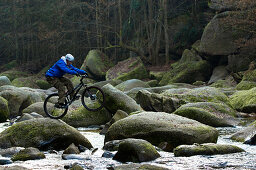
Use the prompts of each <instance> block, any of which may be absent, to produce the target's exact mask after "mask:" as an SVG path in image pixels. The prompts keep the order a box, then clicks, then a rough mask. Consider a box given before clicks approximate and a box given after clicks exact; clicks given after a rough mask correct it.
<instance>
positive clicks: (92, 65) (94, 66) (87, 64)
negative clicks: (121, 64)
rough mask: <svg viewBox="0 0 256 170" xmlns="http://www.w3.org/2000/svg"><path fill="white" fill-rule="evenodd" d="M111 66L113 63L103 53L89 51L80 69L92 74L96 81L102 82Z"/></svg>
mask: <svg viewBox="0 0 256 170" xmlns="http://www.w3.org/2000/svg"><path fill="white" fill-rule="evenodd" d="M112 66H113V63H112V62H111V61H110V60H109V57H107V56H106V55H105V54H104V53H103V52H101V51H100V50H91V51H89V53H88V55H87V56H86V59H85V61H84V63H83V65H82V66H81V69H82V70H86V71H88V72H89V74H92V76H93V77H94V78H96V79H98V80H104V79H105V76H106V72H107V71H108V70H109V69H110V68H111V67H112Z"/></svg>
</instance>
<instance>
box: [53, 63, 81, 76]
mask: <svg viewBox="0 0 256 170" xmlns="http://www.w3.org/2000/svg"><path fill="white" fill-rule="evenodd" d="M57 66H58V67H59V69H60V70H61V71H63V72H65V73H68V74H72V75H76V74H77V72H76V71H75V70H71V69H69V68H68V67H67V65H66V64H65V63H64V62H59V63H58V64H57Z"/></svg>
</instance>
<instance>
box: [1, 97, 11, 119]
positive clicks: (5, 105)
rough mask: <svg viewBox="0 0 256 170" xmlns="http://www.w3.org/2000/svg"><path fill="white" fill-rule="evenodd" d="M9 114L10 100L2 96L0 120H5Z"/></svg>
mask: <svg viewBox="0 0 256 170" xmlns="http://www.w3.org/2000/svg"><path fill="white" fill-rule="evenodd" d="M9 116H10V113H9V108H8V101H7V100H6V99H4V98H3V97H1V96H0V122H5V121H6V120H7V119H8V118H9Z"/></svg>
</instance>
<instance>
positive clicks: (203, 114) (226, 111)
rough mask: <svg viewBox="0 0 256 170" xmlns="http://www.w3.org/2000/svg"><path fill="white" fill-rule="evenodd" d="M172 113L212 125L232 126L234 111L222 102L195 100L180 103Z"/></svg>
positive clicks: (234, 122) (235, 122) (234, 123)
mask: <svg viewBox="0 0 256 170" xmlns="http://www.w3.org/2000/svg"><path fill="white" fill-rule="evenodd" d="M173 114H177V115H180V116H183V117H187V118H189V119H193V120H197V121H199V122H201V123H203V124H206V125H209V126H213V127H226V126H234V125H236V124H237V123H238V121H235V118H234V117H235V116H236V115H237V113H236V111H235V110H234V109H232V108H231V107H229V106H228V105H226V104H224V103H213V102H197V103H188V104H185V105H182V106H181V107H180V108H178V109H177V110H176V111H175V112H173Z"/></svg>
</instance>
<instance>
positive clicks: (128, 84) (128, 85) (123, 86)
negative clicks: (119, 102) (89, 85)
mask: <svg viewBox="0 0 256 170" xmlns="http://www.w3.org/2000/svg"><path fill="white" fill-rule="evenodd" d="M136 87H142V88H150V86H149V85H147V83H146V82H144V81H142V80H138V79H131V80H126V81H124V82H122V83H120V84H118V85H117V86H116V87H115V88H117V89H118V90H121V91H129V90H131V89H133V88H136Z"/></svg>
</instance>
